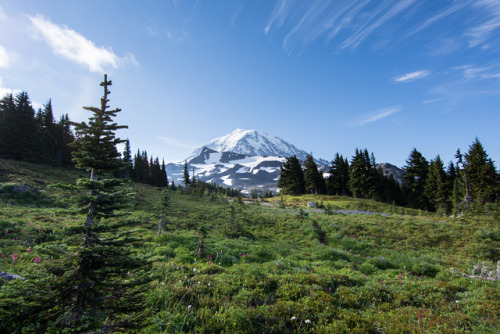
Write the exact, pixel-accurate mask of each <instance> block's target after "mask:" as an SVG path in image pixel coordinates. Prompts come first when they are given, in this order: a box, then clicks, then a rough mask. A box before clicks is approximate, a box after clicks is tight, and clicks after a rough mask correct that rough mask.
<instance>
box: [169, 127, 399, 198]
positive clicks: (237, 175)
mask: <svg viewBox="0 0 500 334" xmlns="http://www.w3.org/2000/svg"><path fill="white" fill-rule="evenodd" d="M292 155H296V156H297V158H298V159H299V160H301V162H302V163H304V161H305V159H306V157H307V153H306V152H305V151H303V150H300V149H298V148H296V147H295V146H293V145H292V144H289V143H287V142H286V141H284V140H282V139H280V138H277V137H273V136H270V135H268V134H265V133H263V132H260V131H257V130H241V129H237V130H235V131H233V132H232V133H230V134H228V135H226V136H223V137H220V138H216V139H214V140H212V141H210V142H209V143H208V144H206V145H205V146H202V147H200V148H198V149H196V150H195V151H194V152H193V154H191V155H190V156H189V157H188V158H187V159H186V160H185V161H183V162H180V163H170V164H168V165H166V169H167V174H168V178H169V180H170V181H174V182H175V184H177V185H179V184H182V183H183V181H182V180H183V175H184V163H187V164H188V170H189V175H190V176H191V177H192V176H193V173H194V175H195V177H196V179H198V180H201V181H205V182H214V183H216V184H218V185H223V186H227V187H233V188H239V189H242V192H243V193H249V192H250V191H252V190H262V191H273V192H277V191H278V188H277V183H278V178H279V175H280V172H281V171H280V167H281V166H282V165H283V163H284V162H285V160H286V157H289V156H292ZM315 160H316V163H317V165H318V167H319V168H320V169H321V170H322V171H323V172H326V171H327V170H328V165H329V163H328V162H327V161H325V160H322V159H315ZM380 167H382V169H383V170H384V173H385V174H393V175H394V177H395V178H396V180H398V181H399V182H401V181H400V180H401V173H402V171H401V170H400V169H399V168H397V167H396V166H393V165H391V164H387V163H383V164H380ZM324 175H325V176H328V173H325V174H324Z"/></svg>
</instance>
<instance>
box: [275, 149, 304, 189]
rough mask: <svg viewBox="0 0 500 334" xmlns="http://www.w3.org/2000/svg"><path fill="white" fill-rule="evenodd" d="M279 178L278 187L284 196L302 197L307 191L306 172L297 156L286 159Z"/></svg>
mask: <svg viewBox="0 0 500 334" xmlns="http://www.w3.org/2000/svg"><path fill="white" fill-rule="evenodd" d="M280 170H281V173H280V176H279V178H278V187H279V188H281V192H282V193H283V194H291V195H300V194H303V193H304V192H305V190H306V187H305V183H304V172H303V171H302V167H301V165H300V162H299V159H297V157H296V156H295V155H293V156H291V157H288V158H286V160H285V162H284V164H283V166H281V167H280Z"/></svg>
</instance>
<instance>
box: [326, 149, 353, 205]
mask: <svg viewBox="0 0 500 334" xmlns="http://www.w3.org/2000/svg"><path fill="white" fill-rule="evenodd" d="M328 173H329V174H330V176H329V177H328V178H327V180H326V184H327V189H328V193H329V194H331V195H341V196H347V195H350V194H351V193H350V191H349V189H348V187H349V162H348V161H347V159H344V158H343V157H342V155H339V153H336V154H335V158H334V159H333V161H332V163H331V166H330V169H329V171H328Z"/></svg>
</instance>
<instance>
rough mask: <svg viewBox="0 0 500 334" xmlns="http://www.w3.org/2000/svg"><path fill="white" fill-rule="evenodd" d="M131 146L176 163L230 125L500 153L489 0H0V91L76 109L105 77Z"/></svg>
mask: <svg viewBox="0 0 500 334" xmlns="http://www.w3.org/2000/svg"><path fill="white" fill-rule="evenodd" d="M104 73H107V74H108V76H109V78H110V79H111V80H112V81H113V86H112V87H111V95H110V100H111V102H110V106H111V107H112V108H115V107H119V108H121V109H122V110H123V111H122V112H121V113H120V114H119V117H118V118H117V121H118V122H119V123H121V124H127V125H128V126H129V129H128V130H123V131H121V132H120V133H119V136H120V137H124V138H127V137H128V138H129V139H130V141H131V145H132V149H133V151H134V152H135V151H136V150H137V148H140V149H141V150H147V151H148V152H149V153H150V154H152V155H154V156H159V157H160V158H165V161H167V162H172V161H180V160H182V159H184V158H186V157H187V156H188V155H189V154H190V153H191V152H192V151H193V150H194V149H195V148H197V147H199V146H201V145H203V144H204V143H207V142H208V141H210V140H211V139H213V138H215V137H220V136H223V135H225V134H227V133H230V132H232V131H233V130H234V129H236V128H242V129H257V130H261V131H263V132H266V133H268V134H271V135H274V136H277V137H280V138H282V139H284V140H287V141H289V142H291V143H292V144H294V145H295V146H297V147H299V148H301V149H304V150H306V151H308V152H311V153H313V155H314V156H315V157H318V158H323V159H327V160H331V159H333V157H334V155H335V153H336V152H339V153H341V154H343V155H344V156H347V157H349V158H350V157H351V156H352V155H353V154H354V150H355V148H356V147H359V148H367V149H368V150H369V151H370V152H374V154H375V157H376V158H377V161H378V162H391V163H393V164H396V165H398V166H403V165H404V164H405V160H406V159H407V158H408V155H409V153H410V151H411V150H412V148H413V147H415V148H417V150H419V151H420V152H421V153H422V154H423V155H424V157H426V158H427V159H428V160H430V159H433V158H434V157H435V156H436V155H437V154H440V155H441V158H442V159H443V160H444V161H445V162H448V161H450V160H452V159H453V156H454V154H455V152H456V150H457V148H461V150H462V151H466V150H467V149H468V147H469V145H470V144H471V143H472V141H473V140H474V139H475V137H476V136H477V137H478V138H479V139H480V140H481V142H482V143H483V145H484V147H485V148H486V150H487V152H488V154H489V155H490V157H491V158H492V159H493V160H494V161H495V164H496V166H497V168H498V166H499V164H500V145H499V144H500V126H499V124H500V1H499V0H472V1H466V0H455V1H447V0H439V1H435V0H427V1H425V0H376V1H375V0H372V1H370V0H331V1H328V0H310V1H303V0H276V1H272V0H260V1H259V0H255V1H250V0H246V1H245V0H213V1H212V0H210V1H209V0H205V1H196V0H192V1H188V0H164V1H160V0H156V1H153V0H145V1H125V0H120V1H119V0H106V1H98V0H87V1H76V0H50V1H49V0H45V1H44V0H20V1H9V0H0V94H1V95H2V96H3V95H4V94H5V93H8V92H11V91H12V92H14V93H15V92H17V91H20V90H24V91H27V92H28V94H29V96H30V98H31V100H32V102H33V105H34V106H35V108H38V107H39V106H41V105H42V104H43V103H45V102H46V101H47V100H48V99H49V98H51V99H52V103H53V107H54V112H55V114H56V115H61V114H63V113H68V114H69V116H70V118H71V119H72V120H75V121H81V120H86V119H87V118H88V116H89V115H88V114H87V112H86V111H84V110H83V109H82V106H97V105H99V99H100V97H101V96H102V90H101V88H100V87H99V83H100V82H101V81H102V78H103V74H104Z"/></svg>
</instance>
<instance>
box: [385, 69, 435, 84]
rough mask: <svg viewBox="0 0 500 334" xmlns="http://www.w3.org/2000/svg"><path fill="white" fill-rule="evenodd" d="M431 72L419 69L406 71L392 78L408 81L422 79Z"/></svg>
mask: <svg viewBox="0 0 500 334" xmlns="http://www.w3.org/2000/svg"><path fill="white" fill-rule="evenodd" d="M430 74H431V72H430V71H427V70H420V71H415V72H410V73H406V74H403V75H400V76H397V77H394V78H392V80H394V81H395V82H409V81H413V80H418V79H423V78H425V77H427V76H429V75H430Z"/></svg>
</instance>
